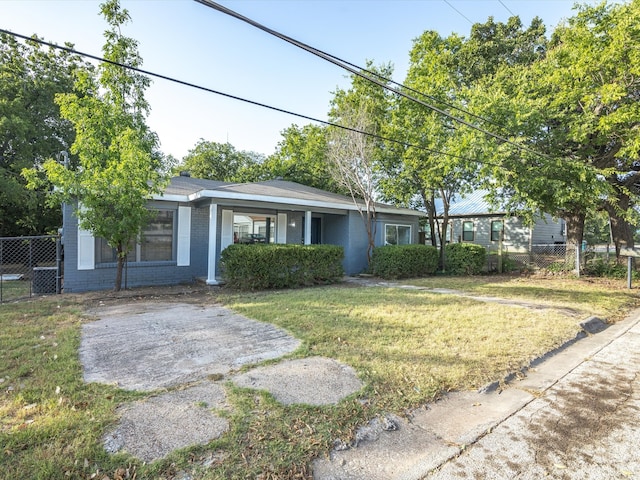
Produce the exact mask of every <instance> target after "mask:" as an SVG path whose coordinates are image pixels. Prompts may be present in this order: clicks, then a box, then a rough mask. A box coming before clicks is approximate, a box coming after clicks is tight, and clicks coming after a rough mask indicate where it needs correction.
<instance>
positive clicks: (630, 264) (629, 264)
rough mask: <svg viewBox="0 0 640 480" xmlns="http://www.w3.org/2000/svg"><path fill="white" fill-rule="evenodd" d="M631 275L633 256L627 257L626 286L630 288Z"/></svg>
mask: <svg viewBox="0 0 640 480" xmlns="http://www.w3.org/2000/svg"><path fill="white" fill-rule="evenodd" d="M632 277H633V257H632V256H631V255H629V256H628V257H627V288H628V289H629V290H631V278H632Z"/></svg>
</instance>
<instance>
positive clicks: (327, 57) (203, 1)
mask: <svg viewBox="0 0 640 480" xmlns="http://www.w3.org/2000/svg"><path fill="white" fill-rule="evenodd" d="M195 1H196V2H198V3H201V4H202V5H205V6H207V7H209V8H212V9H214V10H217V11H219V12H222V13H225V14H227V15H229V16H231V17H234V18H236V19H238V20H241V21H243V22H245V23H248V24H249V25H251V26H253V27H256V28H258V29H260V30H262V31H264V32H266V33H269V34H270V35H273V36H275V37H277V38H279V39H281V40H284V41H285V42H287V43H290V44H292V45H295V46H296V47H298V48H301V49H302V50H305V51H307V52H309V53H312V54H313V55H316V56H317V57H320V58H322V59H324V60H326V61H328V62H331V63H333V64H334V65H337V66H339V67H341V68H343V69H344V70H347V71H348V72H351V73H352V74H353V75H357V76H358V77H361V78H364V79H365V80H368V81H369V82H372V83H375V84H376V85H378V86H380V87H382V88H384V89H385V90H388V91H390V92H393V93H395V94H396V95H399V96H401V97H404V98H406V99H407V100H410V101H412V102H415V103H418V104H420V105H422V106H424V107H426V108H428V109H429V110H432V111H434V112H437V113H439V114H441V115H444V116H445V117H447V118H449V119H451V120H453V121H454V122H457V123H460V124H462V125H465V126H467V127H469V128H472V129H474V130H477V131H479V132H481V133H483V134H484V135H487V136H490V137H493V138H495V139H496V140H499V141H500V142H501V143H508V144H509V145H512V146H514V147H516V148H517V149H519V150H521V151H526V152H528V153H531V154H534V155H536V156H538V157H547V156H546V155H544V154H542V153H540V152H536V151H535V150H532V149H530V148H528V147H525V146H523V145H520V144H518V143H516V142H514V141H512V140H509V139H508V138H506V137H503V136H502V135H498V134H496V133H493V132H490V131H488V130H486V129H484V128H481V127H478V126H477V125H474V124H472V123H470V122H468V121H466V120H464V119H462V118H460V117H456V116H455V115H452V114H450V113H449V112H446V111H444V110H442V109H440V108H438V107H436V106H434V105H431V104H429V103H427V102H425V101H423V100H419V99H417V98H415V97H413V96H411V95H409V94H407V93H405V92H403V91H401V90H398V89H397V88H392V87H390V86H389V85H387V84H386V83H384V82H381V81H380V80H377V79H376V78H371V77H368V76H367V75H365V74H363V73H362V71H361V69H359V68H352V67H351V66H350V65H348V64H346V63H344V62H341V61H339V60H337V59H336V58H335V57H333V56H331V55H328V54H325V53H323V52H322V51H320V50H318V49H316V48H314V47H311V46H309V45H307V44H305V43H302V42H300V41H298V40H295V39H293V38H291V37H289V36H287V35H284V34H282V33H279V32H277V31H275V30H273V29H271V28H269V27H266V26H264V25H262V24H260V23H258V22H256V21H254V20H251V19H250V18H248V17H245V16H243V15H241V14H239V13H237V12H235V11H233V10H231V9H229V8H227V7H225V6H223V5H220V4H219V3H216V2H213V1H211V0H195Z"/></svg>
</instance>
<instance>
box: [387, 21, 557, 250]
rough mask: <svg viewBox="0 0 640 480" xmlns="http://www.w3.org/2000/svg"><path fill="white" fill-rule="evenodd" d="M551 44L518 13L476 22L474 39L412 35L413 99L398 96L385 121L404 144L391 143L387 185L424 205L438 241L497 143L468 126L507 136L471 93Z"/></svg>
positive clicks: (409, 90)
mask: <svg viewBox="0 0 640 480" xmlns="http://www.w3.org/2000/svg"><path fill="white" fill-rule="evenodd" d="M545 50H546V43H545V37H544V26H543V25H542V23H541V22H540V20H539V19H534V21H533V22H532V23H531V26H529V27H528V28H524V27H523V25H522V23H521V21H520V19H519V18H518V17H512V18H511V19H509V21H508V23H507V24H503V23H496V22H495V21H494V20H493V18H489V20H488V21H487V22H486V23H485V24H475V25H474V26H473V27H472V30H471V35H470V37H469V38H468V39H465V38H463V37H460V36H458V35H456V34H453V35H450V36H449V37H446V38H443V37H441V36H440V35H439V34H438V33H437V32H434V31H426V32H424V33H423V34H422V35H421V36H420V37H418V38H417V39H416V40H415V41H414V44H413V48H412V50H411V52H410V65H409V70H408V73H407V78H406V80H405V82H404V87H402V92H403V93H405V94H406V95H407V96H409V97H412V98H406V97H399V98H398V99H397V101H396V103H395V107H394V110H393V115H392V118H391V123H390V124H389V125H388V127H387V136H388V137H392V138H394V139H401V140H403V142H404V144H399V143H390V144H389V145H388V147H389V149H390V150H391V151H393V152H394V155H391V156H388V157H387V162H386V163H385V168H386V178H385V179H384V180H383V181H382V183H381V185H382V188H383V193H384V194H385V197H386V198H387V199H389V200H393V201H395V202H396V203H398V202H399V203H404V204H411V203H413V204H414V205H415V206H419V207H422V208H425V210H426V211H427V216H428V220H429V225H430V227H431V228H430V231H431V242H432V244H434V245H435V244H436V243H438V242H439V243H440V245H444V244H445V243H446V240H445V239H446V238H447V228H448V211H449V206H450V203H451V201H452V200H453V199H454V198H455V197H456V196H458V195H461V194H464V193H465V192H466V191H468V190H470V189H473V188H477V186H478V184H479V183H480V181H481V176H480V172H481V171H482V169H481V168H480V166H481V165H482V164H483V163H484V162H486V160H487V145H491V142H492V141H494V140H493V139H492V137H490V136H487V135H486V134H485V133H483V132H482V131H480V129H474V128H472V127H471V126H470V125H475V126H477V127H479V128H481V129H484V130H491V131H493V132H494V133H497V134H503V132H502V131H501V130H502V128H501V126H500V125H498V124H495V123H493V122H491V121H490V120H488V119H485V118H484V117H482V115H481V113H482V112H476V113H474V112H471V111H470V110H471V109H472V107H473V106H472V105H470V103H469V96H470V91H472V90H473V89H474V88H475V86H476V85H477V83H478V82H480V81H481V79H483V78H486V77H489V76H491V75H493V73H494V72H495V71H496V70H497V69H498V68H500V66H501V65H528V64H530V63H531V62H533V61H535V60H536V59H538V58H540V57H541V56H542V55H544V52H545ZM414 99H415V100H418V101H415V100H414ZM420 102H422V104H421V103H420ZM425 104H428V105H430V106H432V107H434V108H429V107H428V106H427V105H425ZM436 109H437V110H441V112H439V111H437V110H436ZM442 111H446V112H447V113H448V115H446V114H443V113H442ZM496 130H498V131H496ZM436 201H438V202H439V203H440V205H441V206H442V212H440V214H441V215H442V217H443V220H442V221H441V222H438V221H436ZM443 254H444V249H442V251H441V255H443Z"/></svg>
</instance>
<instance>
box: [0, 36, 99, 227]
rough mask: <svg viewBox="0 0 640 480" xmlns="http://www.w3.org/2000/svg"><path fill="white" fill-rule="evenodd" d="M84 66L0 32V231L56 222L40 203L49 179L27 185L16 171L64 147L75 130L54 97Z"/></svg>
mask: <svg viewBox="0 0 640 480" xmlns="http://www.w3.org/2000/svg"><path fill="white" fill-rule="evenodd" d="M90 68H91V66H90V65H89V64H87V63H84V62H83V61H82V60H81V59H80V57H78V56H76V55H72V54H70V53H68V52H65V51H58V50H54V49H45V48H44V47H42V46H41V45H40V44H39V43H37V42H34V41H27V42H19V41H18V40H16V39H15V38H14V37H12V36H10V35H7V34H4V33H1V34H0V236H17V235H37V234H44V233H49V232H51V231H52V230H55V229H57V227H59V226H60V223H61V218H62V217H61V211H60V209H59V208H58V207H57V206H49V205H47V204H46V203H45V197H46V192H47V191H48V190H49V189H50V188H51V187H50V185H49V184H47V183H43V184H42V186H41V187H40V188H39V189H37V190H29V189H27V188H25V186H26V181H25V179H24V178H23V177H22V175H21V172H22V169H24V168H31V167H33V166H34V164H39V163H42V162H44V161H45V160H46V159H47V158H50V157H52V156H55V155H57V154H58V153H59V152H61V151H63V150H64V151H68V150H69V147H70V146H71V144H72V143H73V141H74V135H75V131H74V128H73V125H72V124H71V122H69V121H68V120H67V119H64V118H62V117H61V115H60V107H59V106H58V105H57V104H56V102H55V97H56V95H57V94H59V93H68V92H72V91H73V86H74V78H75V75H76V74H77V73H78V72H79V71H80V70H89V69H90Z"/></svg>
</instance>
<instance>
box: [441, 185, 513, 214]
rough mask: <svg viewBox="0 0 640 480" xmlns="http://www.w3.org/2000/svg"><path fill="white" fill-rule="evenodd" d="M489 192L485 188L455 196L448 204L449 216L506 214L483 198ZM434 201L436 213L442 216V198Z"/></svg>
mask: <svg viewBox="0 0 640 480" xmlns="http://www.w3.org/2000/svg"><path fill="white" fill-rule="evenodd" d="M488 193H489V192H488V191H486V190H476V191H475V192H472V193H470V194H468V195H465V196H457V197H454V199H453V200H452V201H451V205H450V206H449V216H450V217H473V216H480V215H506V214H507V212H505V211H504V210H500V209H495V208H493V207H492V206H491V204H490V203H489V202H488V201H487V200H486V199H485V197H486V196H487V194H488ZM438 200H439V199H437V201H436V214H437V215H438V216H442V214H443V213H444V208H443V206H442V200H439V201H438Z"/></svg>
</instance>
